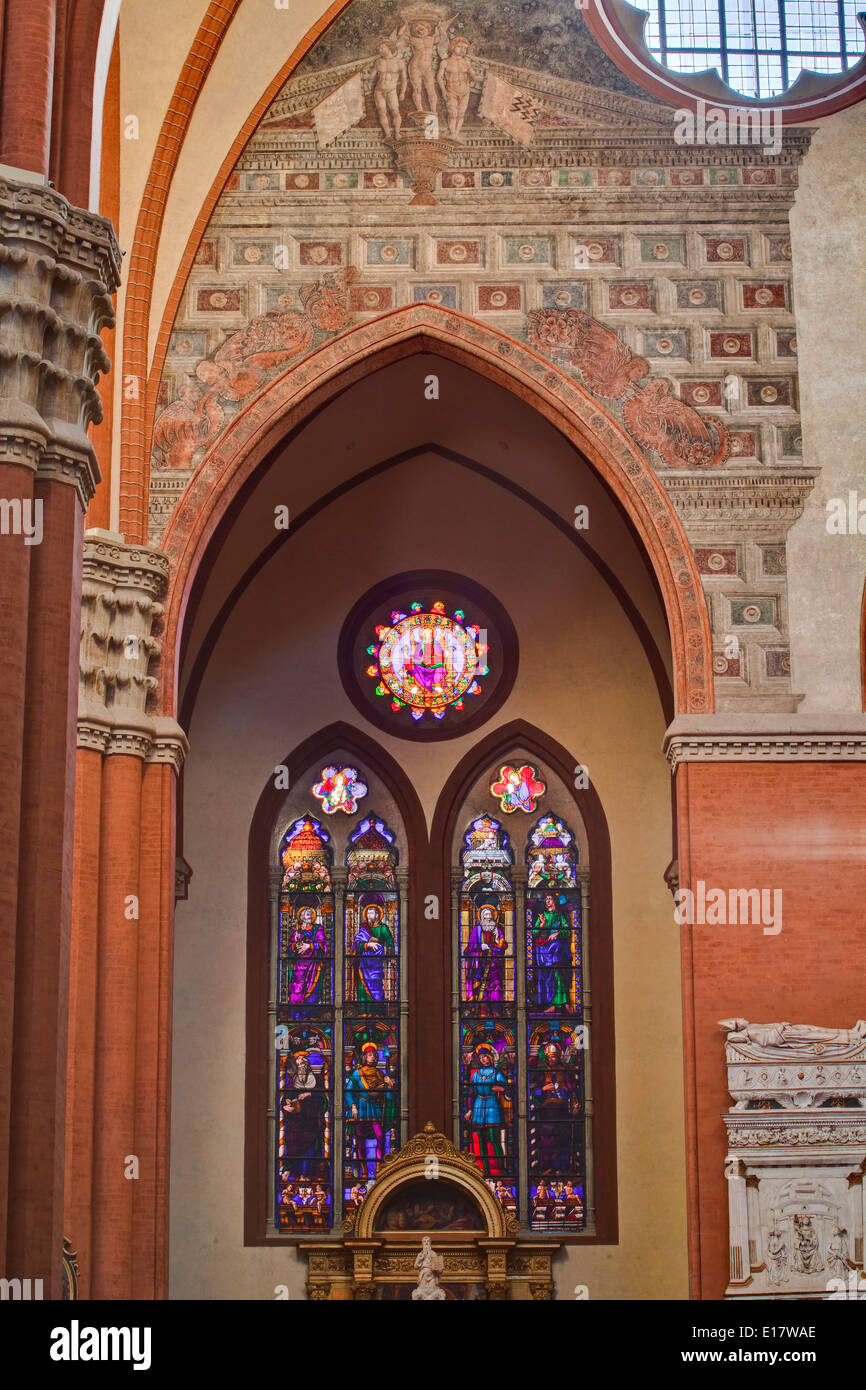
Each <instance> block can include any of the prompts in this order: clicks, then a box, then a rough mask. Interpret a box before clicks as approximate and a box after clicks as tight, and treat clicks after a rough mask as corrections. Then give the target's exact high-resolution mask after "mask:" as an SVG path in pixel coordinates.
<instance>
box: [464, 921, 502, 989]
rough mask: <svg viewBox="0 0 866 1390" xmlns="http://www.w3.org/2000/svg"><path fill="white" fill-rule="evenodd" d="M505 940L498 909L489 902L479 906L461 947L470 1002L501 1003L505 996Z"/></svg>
mask: <svg viewBox="0 0 866 1390" xmlns="http://www.w3.org/2000/svg"><path fill="white" fill-rule="evenodd" d="M507 949H508V942H507V941H506V939H505V933H504V932H503V930H502V928H501V926H500V925H499V923H498V921H497V909H496V908H495V907H494V906H492V905H491V904H489V903H485V904H484V906H482V907H480V908H479V909H478V919H477V921H476V923H475V926H474V927H473V928H472V931H471V933H470V936H469V940H468V941H467V943H466V947H465V949H464V952H463V954H464V957H465V958H466V987H467V991H468V994H469V998H470V999H471V1000H472V1002H473V1003H477V1002H480V1001H481V1000H485V1001H495V1002H497V1003H499V1002H501V1001H502V1000H503V999H504V998H505V954H506V951H507Z"/></svg>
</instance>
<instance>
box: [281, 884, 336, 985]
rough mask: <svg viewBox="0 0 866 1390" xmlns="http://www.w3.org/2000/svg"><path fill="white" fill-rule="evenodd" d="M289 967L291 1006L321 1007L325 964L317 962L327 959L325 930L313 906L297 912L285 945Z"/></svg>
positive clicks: (303, 904) (301, 907)
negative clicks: (314, 1005) (323, 958)
mask: <svg viewBox="0 0 866 1390" xmlns="http://www.w3.org/2000/svg"><path fill="white" fill-rule="evenodd" d="M286 946H287V952H286V953H287V955H288V956H289V957H290V958H291V959H290V964H289V970H288V975H289V1003H290V1004H319V1003H321V991H322V983H323V982H322V962H321V960H318V959H316V957H321V956H325V955H327V952H328V944H327V941H326V940H325V929H324V926H323V924H322V920H321V917H320V915H319V909H318V899H316V900H315V902H314V903H302V904H301V906H300V907H299V908H298V909H297V914H296V916H295V920H294V923H293V925H292V930H291V932H290V933H289V939H288V942H287V943H286Z"/></svg>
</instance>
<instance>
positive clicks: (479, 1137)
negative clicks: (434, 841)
mask: <svg viewBox="0 0 866 1390" xmlns="http://www.w3.org/2000/svg"><path fill="white" fill-rule="evenodd" d="M460 858H461V863H462V868H463V877H462V884H461V890H460V934H459V974H460V1008H459V1020H458V1028H459V1049H460V1115H461V1117H462V1118H461V1127H462V1137H463V1144H462V1147H463V1148H464V1149H467V1150H468V1151H469V1152H470V1153H472V1154H474V1155H475V1158H476V1161H477V1163H478V1166H479V1168H480V1169H481V1171H482V1173H484V1175H485V1177H486V1178H487V1180H488V1183H489V1184H490V1186H491V1188H492V1189H493V1190H494V1191H495V1192H496V1194H497V1195H498V1197H499V1199H500V1201H502V1202H503V1203H504V1204H505V1205H506V1206H508V1207H510V1208H513V1209H514V1208H516V1206H517V1199H518V1167H517V1143H516V1134H515V1129H516V1120H517V1105H516V1100H517V1095H516V1084H517V1055H516V1049H515V1018H516V1015H515V990H514V964H515V955H514V890H513V887H512V882H511V871H512V864H513V862H514V856H513V852H512V849H511V845H510V843H509V837H508V834H507V832H506V831H504V830H503V829H502V826H501V825H500V823H499V822H498V821H496V820H494V819H493V818H492V817H491V816H479V817H478V818H477V819H476V820H474V821H473V822H472V824H471V825H470V827H469V829H468V830H467V832H466V834H465V837H464V844H463V850H462V852H461V856H460Z"/></svg>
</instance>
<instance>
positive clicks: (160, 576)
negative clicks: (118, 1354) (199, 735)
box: [65, 529, 186, 1299]
mask: <svg viewBox="0 0 866 1390" xmlns="http://www.w3.org/2000/svg"><path fill="white" fill-rule="evenodd" d="M167 583H168V562H167V560H166V558H165V556H164V555H162V554H160V553H159V552H158V551H153V550H146V549H145V548H144V547H140V546H131V545H126V544H125V542H124V540H123V537H122V536H120V535H118V534H116V533H114V532H111V531H103V530H96V529H94V530H89V531H88V532H87V533H86V536H85V539H84V578H83V612H82V625H81V653H80V697H79V702H78V744H79V753H78V769H79V791H80V800H79V804H78V807H77V824H76V846H77V851H78V853H77V870H78V873H79V874H80V875H81V878H80V882H79V885H78V890H77V893H78V896H77V898H76V911H75V913H74V917H73V947H72V949H73V960H74V962H75V971H74V974H73V987H72V998H73V1019H74V1026H75V1028H76V1030H77V1031H76V1038H77V1045H76V1047H75V1048H70V1052H69V1059H68V1067H69V1078H70V1080H69V1087H70V1095H72V1094H74V1095H75V1096H76V1098H77V1101H80V1107H81V1113H80V1114H78V1113H76V1114H71V1113H70V1116H69V1125H68V1133H69V1144H70V1150H73V1149H74V1152H72V1151H71V1152H70V1153H69V1156H68V1161H67V1176H68V1188H67V1192H66V1217H65V1223H66V1224H65V1234H66V1236H67V1237H68V1238H69V1241H70V1243H71V1245H72V1246H73V1248H74V1249H76V1250H77V1252H78V1255H79V1267H80V1271H81V1273H80V1288H81V1291H82V1292H83V1293H84V1294H85V1295H86V1296H88V1297H90V1298H109V1299H129V1298H159V1297H164V1296H165V1293H166V1289H167V1255H168V1252H167V1240H168V1222H167V1191H168V1124H169V1065H170V1039H171V934H172V928H173V914H174V814H175V812H174V804H175V788H174V779H175V776H176V773H177V771H178V769H179V767H180V765H181V762H182V759H183V754H184V752H185V749H186V740H185V738H184V736H183V734H182V733H181V731H180V729H179V727H178V725H177V724H176V723H175V722H174V720H172V719H169V718H165V717H161V716H158V715H150V714H149V713H148V712H147V704H148V700H149V698H150V696H151V693H152V690H153V688H154V686H155V685H156V680H155V678H154V677H153V676H152V675H150V667H151V665H152V663H153V662H154V661H155V660H156V659H157V658H158V657H159V654H160V650H161V649H160V643H159V641H158V639H157V638H156V637H155V636H154V631H155V630H158V628H159V624H160V623H161V619H162V611H163V610H162V603H161V599H162V597H163V595H164V593H165V589H166V587H167ZM88 1126H89V1134H88ZM79 1141H80V1142H79Z"/></svg>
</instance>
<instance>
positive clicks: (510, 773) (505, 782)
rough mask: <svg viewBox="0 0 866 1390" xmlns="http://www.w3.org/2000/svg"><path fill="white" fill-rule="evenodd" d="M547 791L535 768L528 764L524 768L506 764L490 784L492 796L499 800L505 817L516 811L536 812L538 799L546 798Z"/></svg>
mask: <svg viewBox="0 0 866 1390" xmlns="http://www.w3.org/2000/svg"><path fill="white" fill-rule="evenodd" d="M546 790H547V788H546V787H545V785H544V783H543V782H542V781H541V780H540V778H539V776H538V773H537V772H536V771H535V768H534V767H530V766H529V765H528V764H527V763H524V764H523V766H522V767H512V766H511V764H510V763H505V764H504V765H503V766H502V767H501V768H500V769H499V776H498V777H497V778H495V779H494V781H493V782H492V783H491V784H490V795H491V796H495V797H498V798H499V805H500V808H501V810H502V811H503V812H504V813H505V815H511V814H512V813H513V812H514V811H527V812H530V811H534V810H535V809H536V807H537V805H538V798H539V797H540V796H544V793H545V791H546Z"/></svg>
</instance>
